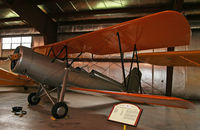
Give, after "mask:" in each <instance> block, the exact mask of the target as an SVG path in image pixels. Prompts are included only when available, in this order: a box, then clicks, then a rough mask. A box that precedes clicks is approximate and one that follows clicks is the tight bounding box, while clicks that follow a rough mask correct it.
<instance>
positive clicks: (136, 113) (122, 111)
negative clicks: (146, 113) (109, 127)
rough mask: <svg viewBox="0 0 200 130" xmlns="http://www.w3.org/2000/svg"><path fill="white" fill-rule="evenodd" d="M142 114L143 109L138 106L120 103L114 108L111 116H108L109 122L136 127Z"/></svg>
mask: <svg viewBox="0 0 200 130" xmlns="http://www.w3.org/2000/svg"><path fill="white" fill-rule="evenodd" d="M141 113H142V109H141V108H139V107H138V106H136V105H133V104H130V103H119V104H117V105H115V106H113V108H112V110H111V112H110V115H109V116H108V120H109V121H115V122H119V123H123V124H127V125H131V126H135V127H136V126H137V124H138V121H139V119H140V116H141Z"/></svg>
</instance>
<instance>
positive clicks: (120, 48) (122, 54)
mask: <svg viewBox="0 0 200 130" xmlns="http://www.w3.org/2000/svg"><path fill="white" fill-rule="evenodd" d="M117 37H118V43H119V51H120V56H121V64H122V73H123V78H124V87H125V88H126V89H127V85H126V76H125V69H124V53H123V52H122V47H121V42H120V35H119V32H117Z"/></svg>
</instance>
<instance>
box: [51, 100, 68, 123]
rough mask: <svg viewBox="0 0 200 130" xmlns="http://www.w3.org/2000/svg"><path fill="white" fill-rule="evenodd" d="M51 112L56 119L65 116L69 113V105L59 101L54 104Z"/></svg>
mask: <svg viewBox="0 0 200 130" xmlns="http://www.w3.org/2000/svg"><path fill="white" fill-rule="evenodd" d="M51 113H52V115H53V117H55V118H56V119H61V118H64V117H65V116H66V115H67V113H68V106H67V105H66V104H65V103H64V102H58V103H56V104H55V105H53V107H52V109H51Z"/></svg>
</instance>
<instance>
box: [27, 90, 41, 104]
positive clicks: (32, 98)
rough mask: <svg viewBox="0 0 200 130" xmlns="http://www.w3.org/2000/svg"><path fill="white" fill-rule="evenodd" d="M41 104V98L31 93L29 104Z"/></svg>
mask: <svg viewBox="0 0 200 130" xmlns="http://www.w3.org/2000/svg"><path fill="white" fill-rule="evenodd" d="M39 102H40V98H39V97H36V93H30V94H29V95H28V103H29V104H30V105H37V104H38V103H39Z"/></svg>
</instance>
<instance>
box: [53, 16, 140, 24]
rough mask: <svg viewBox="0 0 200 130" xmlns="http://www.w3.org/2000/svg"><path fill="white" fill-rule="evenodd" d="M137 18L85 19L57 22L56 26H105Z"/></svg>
mask: <svg viewBox="0 0 200 130" xmlns="http://www.w3.org/2000/svg"><path fill="white" fill-rule="evenodd" d="M136 18H139V17H127V18H107V19H87V20H75V21H59V22H57V23H58V25H60V26H62V25H80V24H81V25H83V24H106V23H122V22H125V21H129V20H133V19H136Z"/></svg>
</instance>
